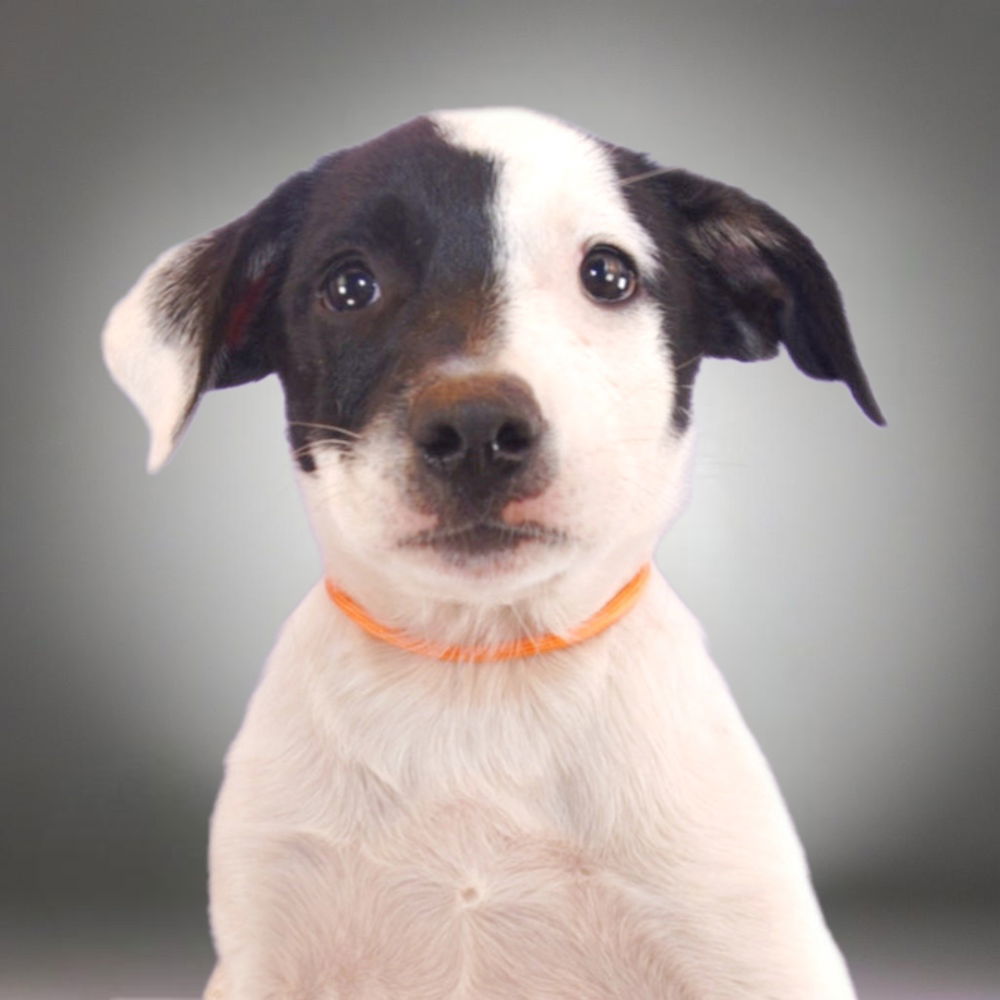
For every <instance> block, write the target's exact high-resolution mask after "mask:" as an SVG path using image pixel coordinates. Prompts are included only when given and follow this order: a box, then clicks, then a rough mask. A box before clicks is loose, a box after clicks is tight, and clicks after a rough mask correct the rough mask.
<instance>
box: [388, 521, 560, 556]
mask: <svg viewBox="0 0 1000 1000" xmlns="http://www.w3.org/2000/svg"><path fill="white" fill-rule="evenodd" d="M567 540H568V538H567V535H566V533H565V532H563V531H559V530H557V529H556V528H550V527H547V526H546V525H544V524H540V523H539V522H537V521H522V522H521V523H519V524H507V523H506V522H505V521H497V520H484V521H470V522H469V523H467V524H462V525H458V526H457V527H456V526H446V527H439V528H431V529H429V530H427V531H419V532H417V533H416V534H414V535H409V536H407V537H406V538H404V539H403V540H402V541H401V542H400V543H399V544H400V547H402V548H426V549H435V550H438V551H442V552H447V553H450V554H456V555H488V554H491V553H496V552H509V551H511V550H512V549H516V548H518V547H519V546H521V545H524V544H526V543H529V542H535V543H538V544H541V545H561V544H563V543H564V542H566V541H567Z"/></svg>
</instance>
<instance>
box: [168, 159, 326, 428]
mask: <svg viewBox="0 0 1000 1000" xmlns="http://www.w3.org/2000/svg"><path fill="white" fill-rule="evenodd" d="M311 183H312V182H311V175H310V174H308V173H301V174H296V175H295V176H294V177H291V178H290V179H289V180H287V181H286V182H285V183H284V184H282V185H281V186H280V187H278V188H277V189H276V190H275V191H274V192H273V193H272V194H271V195H270V197H268V198H267V199H266V200H265V201H263V202H262V203H261V204H260V205H258V206H257V207H256V208H255V209H253V210H252V211H251V212H248V213H247V214H246V215H244V216H241V217H240V218H239V219H236V220H235V221H234V222H231V223H229V224H228V225H226V226H223V227H221V228H220V229H217V230H215V231H214V232H211V233H209V234H208V235H207V236H204V237H201V238H200V239H197V240H193V241H192V242H191V244H190V246H189V248H188V252H187V253H185V254H184V255H183V256H182V257H180V258H179V259H178V260H177V261H176V262H174V263H172V264H171V266H170V267H169V269H167V270H165V271H164V273H163V274H162V275H161V276H160V278H159V280H158V283H157V286H156V288H155V289H154V293H153V295H154V299H155V303H156V308H157V311H158V313H159V315H160V317H161V324H160V330H161V332H162V335H163V336H164V337H165V338H167V339H168V340H169V339H173V338H176V339H179V340H182V341H184V342H185V343H186V344H187V345H189V346H192V347H194V348H195V349H196V350H197V353H198V358H199V362H198V382H197V391H196V393H195V395H194V398H193V399H192V400H191V408H192V409H193V408H194V406H195V404H196V403H197V400H198V397H199V396H200V395H201V393H202V392H204V391H205V390H207V389H221V388H226V387H228V386H233V385H240V384H242V383H244V382H252V381H255V380H257V379H261V378H263V377H264V376H265V375H268V374H270V373H271V372H272V371H274V369H275V363H274V356H273V355H274V341H275V332H276V329H277V326H278V323H279V322H280V320H279V317H278V315H277V308H276V298H277V293H278V290H279V289H280V288H281V285H282V282H283V280H284V276H285V273H286V272H287V269H288V261H289V255H290V249H291V245H292V243H293V241H294V238H295V234H296V233H297V231H298V229H299V228H300V226H301V221H302V217H303V214H304V212H305V209H306V202H307V200H308V197H309V193H310V189H311Z"/></svg>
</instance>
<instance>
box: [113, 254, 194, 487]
mask: <svg viewBox="0 0 1000 1000" xmlns="http://www.w3.org/2000/svg"><path fill="white" fill-rule="evenodd" d="M188 246H189V244H186V243H185V244H182V245H181V246H177V247H173V248H171V249H170V250H167V251H166V252H165V253H162V254H161V255H160V256H159V257H158V258H157V259H156V260H155V261H154V262H153V263H152V264H151V265H150V266H149V267H148V268H146V270H145V271H143V273H142V275H141V276H140V277H139V280H138V281H137V282H136V283H135V285H134V286H133V287H132V289H131V290H130V291H129V292H128V294H127V295H126V296H125V297H124V298H123V299H122V300H121V301H120V302H118V304H117V305H116V306H115V307H114V309H112V310H111V314H110V315H109V316H108V320H107V323H105V325H104V332H103V333H102V335H101V341H102V345H103V348H104V361H105V364H107V366H108V369H109V371H110V372H111V375H112V376H113V378H114V380H115V382H116V383H117V384H118V386H119V388H120V389H121V390H122V391H123V392H124V393H125V395H126V396H128V398H129V399H131V400H132V402H133V404H135V407H136V409H137V410H138V411H139V412H140V413H141V414H142V417H143V419H144V420H145V421H146V426H147V427H148V428H149V454H148V457H147V460H146V469H147V470H148V471H149V472H158V471H159V470H160V469H161V468H163V465H164V464H165V463H166V461H167V459H168V458H170V455H171V454H172V453H173V450H174V446H175V445H176V443H177V440H178V438H179V437H180V435H181V432H182V431H183V430H184V425H185V422H186V418H187V416H188V413H189V407H190V405H191V403H192V400H193V399H194V394H195V389H196V386H197V383H198V357H197V352H196V351H194V350H192V349H190V348H187V347H185V346H184V345H183V344H179V343H177V342H176V340H171V339H168V338H166V337H164V336H163V334H164V332H165V331H163V330H161V329H160V325H159V323H158V322H157V320H156V314H155V310H154V308H153V303H152V302H151V301H150V297H151V291H152V286H153V285H154V284H155V282H156V279H157V278H158V277H159V276H160V275H161V274H162V273H163V271H164V270H165V269H167V268H169V267H170V266H171V265H173V264H174V263H176V261H177V260H178V259H180V258H181V257H182V256H183V255H184V254H185V253H186V252H187V249H188Z"/></svg>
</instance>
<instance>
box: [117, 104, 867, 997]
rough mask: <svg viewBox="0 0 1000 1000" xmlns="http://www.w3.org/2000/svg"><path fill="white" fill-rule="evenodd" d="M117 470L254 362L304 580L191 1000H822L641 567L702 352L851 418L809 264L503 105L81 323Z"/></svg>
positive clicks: (833, 303)
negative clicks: (750, 366) (281, 402)
mask: <svg viewBox="0 0 1000 1000" xmlns="http://www.w3.org/2000/svg"><path fill="white" fill-rule="evenodd" d="M103 344H104V352H105V357H106V361H107V364H108V366H109V368H110V371H111V373H112V375H113V377H114V379H115V380H116V381H117V382H118V384H119V385H120V386H121V387H122V388H123V389H124V391H125V392H126V393H127V395H128V396H129V397H130V398H131V399H132V401H133V402H134V403H135V404H136V406H137V407H138V409H139V410H140V412H141V413H142V415H143V416H144V418H145V420H146V422H147V424H148V427H149V431H150V440H151V443H150V450H149V468H150V470H156V469H159V468H160V467H161V466H162V464H163V463H164V461H165V460H166V459H167V458H168V456H169V455H170V453H171V451H172V450H173V448H174V446H175V444H176V442H177V440H178V438H179V436H180V435H181V432H182V431H183V430H184V429H185V427H186V425H187V424H188V421H189V420H190V418H191V415H192V412H193V411H194V409H195V407H196V405H197V403H198V400H199V398H200V396H201V395H202V393H204V392H205V391H206V390H209V389H217V388H224V387H227V386H234V385H237V384H240V383H244V382H248V381H251V380H255V379H260V378H262V377H264V376H266V375H268V374H271V373H276V374H277V376H278V378H279V379H280V381H281V383H282V386H283V389H284V395H285V400H286V413H287V423H288V437H289V441H290V447H291V455H292V457H293V463H294V466H295V470H296V475H297V478H298V480H299V483H300V485H301V490H302V493H303V496H304V499H305V505H306V508H307V511H308V515H309V518H310V521H311V525H312V528H313V530H314V532H315V535H316V538H317V540H318V542H319V546H320V549H321V552H322V556H323V561H324V568H325V574H326V578H325V580H323V581H321V582H320V583H318V584H317V585H316V586H315V587H314V588H313V589H312V590H311V592H310V593H309V594H308V595H307V596H306V598H305V599H304V601H303V602H302V604H301V605H300V606H299V607H298V608H297V610H296V611H295V612H294V613H293V614H292V616H291V618H290V619H289V620H288V622H287V623H286V624H285V626H284V628H283V631H282V632H281V634H280V637H279V639H278V642H277V645H276V647H275V649H274V651H273V653H272V654H271V656H270V659H269V661H268V664H267V667H266V670H265V673H264V676H263V678H262V680H261V682H260V684H259V686H258V688H257V690H256V691H255V693H254V694H253V697H252V700H251V702H250V705H249V709H248V711H247V715H246V717H245V720H244V722H243V724H242V727H241V729H240V731H239V734H238V735H237V737H236V739H235V742H234V743H233V745H232V748H231V750H230V752H229V754H228V756H227V762H226V773H225V778H224V782H223V785H222V789H221V792H220V794H219V798H218V801H217V804H216V807H215V810H214V813H213V817H212V825H211V847H210V864H209V867H210V898H211V905H210V910H211V924H212V932H213V938H214V942H215V946H216V952H217V956H218V962H217V964H216V967H215V971H214V972H213V975H212V978H211V980H210V982H209V985H208V986H207V987H206V993H205V996H206V997H211V998H213V1000H265V998H268V1000H307V998H308V1000H334V998H337V1000H340V998H372V1000H375V998H393V1000H406V998H413V1000H416V998H420V1000H437V998H446V997H447V998H469V1000H472V998H475V1000H511V998H533V1000H534V998H567V1000H568V998H572V1000H607V998H619V1000H623V998H628V1000H635V998H649V1000H654V998H656V1000H660V998H662V1000H695V998H698V1000H702V998H712V1000H722V998H726V1000H737V998H754V1000H765V998H767V1000H846V998H849V997H853V996H854V995H855V994H854V991H853V988H852V985H851V982H850V978H849V974H848V972H847V970H846V966H845V963H844V960H843V958H842V957H841V955H840V953H839V951H838V949H837V947H836V945H835V943H834V942H833V940H832V938H831V935H830V933H829V931H828V929H827V927H826V925H825V923H824V919H823V917H822V915H821V912H820V909H819V906H818V904H817V901H816V898H815V896H814V893H813V889H812V887H811V883H810V878H809V874H808V870H807V866H806V863H805V860H804V858H803V853H802V849H801V847H800V844H799V841H798V839H797V836H796V834H795V832H794V829H793V826H792V823H791V821H790V819H789V816H788V814H787V811H786V808H785V806H784V805H783V802H782V799H781V797H780V793H779V792H778V790H777V788H776V785H775V782H774V779H773V777H772V775H771V773H770V771H769V769H768V766H767V764H766V763H765V761H764V759H763V757H762V755H761V753H760V751H759V749H758V747H757V745H756V744H755V742H754V740H753V738H752V736H751V735H750V734H749V732H748V730H747V728H746V726H745V724H744V722H743V721H742V719H741V717H740V715H739V713H738V710H737V708H736V707H735V706H734V704H733V701H732V700H731V697H730V694H729V693H728V690H727V687H726V685H725V683H724V681H723V680H722V679H721V677H720V674H719V672H718V670H717V669H716V667H715V666H714V665H713V663H712V661H711V660H710V658H709V656H708V654H707V652H706V649H705V644H704V641H703V637H702V633H701V630H700V627H699V625H698V623H697V622H696V620H695V619H694V617H693V616H692V615H691V613H690V612H689V611H688V610H687V609H686V608H685V607H684V605H683V604H682V603H681V602H680V601H679V599H678V598H677V597H676V596H675V595H674V594H673V592H672V591H671V590H670V589H669V587H668V585H667V584H666V582H665V581H664V580H663V578H662V577H661V576H660V575H659V574H658V573H657V572H656V571H655V570H652V571H651V570H650V568H649V563H650V558H651V553H652V551H653V548H654V545H655V543H656V540H657V538H658V537H659V535H660V534H661V532H662V531H663V530H664V528H665V526H666V525H667V524H668V523H669V522H670V520H671V519H672V518H673V516H674V515H675V514H676V512H677V510H678V508H679V507H680V505H681V504H682V502H683V500H684V498H685V495H686V492H687V482H688V476H689V467H690V458H691V442H692V432H691V400H692V384H693V381H694V378H695V374H696V372H697V370H698V367H699V364H700V362H701V360H702V359H704V358H732V359H736V360H740V361H752V360H756V359H761V358H768V357H771V356H773V355H775V354H776V353H777V352H778V350H779V348H780V347H781V346H783V347H784V348H785V350H786V351H787V353H788V355H789V356H790V357H791V360H792V361H793V362H794V363H795V365H797V366H798V368H799V369H801V370H802V371H803V372H804V373H805V374H807V375H809V376H812V377H814V378H818V379H827V380H838V381H841V382H843V383H844V384H845V385H846V386H847V388H848V389H849V390H850V392H851V393H852V395H853V397H854V399H855V400H856V401H857V403H858V404H859V405H860V407H861V409H862V411H863V412H864V413H865V414H866V415H867V416H868V417H870V418H871V419H872V420H873V421H874V422H875V423H878V424H881V423H883V418H882V415H881V412H880V410H879V407H878V404H877V403H876V401H875V398H874V396H873V395H872V391H871V389H870V387H869V383H868V380H867V378H866V376H865V373H864V372H863V370H862V367H861V364H860V362H859V360H858V356H857V353H856V350H855V347H854V345H853V342H852V339H851V336H850V333H849V331H848V327H847V324H846V320H845V317H844V311H843V308H842V304H841V299H840V296H839V293H838V290H837V287H836V285H835V283H834V280H833V278H832V277H831V275H830V273H829V271H828V269H827V267H826V265H825V263H824V261H823V260H822V258H821V257H820V256H819V254H818V253H817V251H816V250H815V249H814V247H813V246H812V244H811V243H810V242H809V240H808V239H807V238H806V237H805V236H804V235H803V234H802V233H801V232H799V231H798V230H797V229H796V228H795V227H794V226H793V225H792V224H791V223H789V222H788V221H787V220H786V219H785V218H783V217H782V216H781V215H779V214H778V213H777V212H776V211H774V210H773V209H771V208H770V207H768V206H767V205H765V204H763V203H761V202H759V201H756V200H754V199H752V198H750V197H749V196H747V195H746V194H744V193H743V192H742V191H740V190H737V189H735V188H732V187H728V186H726V185H723V184H721V183H718V182H715V181H712V180H707V179H704V178H702V177H698V176H695V175H693V174H691V173H688V172H685V171H683V170H680V169H672V168H670V169H668V168H664V167H661V166H658V165H657V164H656V163H654V162H653V161H651V160H650V159H648V158H647V157H646V156H645V155H642V154H638V153H635V152H631V151H629V150H627V149H625V148H622V147H619V146H615V145H613V144H611V143H608V142H604V141H602V140H599V139H597V138H594V137H593V136H591V135H589V134H587V133H585V132H583V131H581V130H578V129H577V128H575V127H572V126H570V125H568V124H565V123H563V122H561V121H559V120H557V119H554V118H551V117H548V116H545V115H542V114H539V113H535V112H530V111H525V110H520V109H503V108H500V109H481V110H470V111H450V112H440V113H435V114H431V115H427V116H423V117H420V118H417V119H415V120H413V121H411V122H409V123H408V124H405V125H402V126H400V127H398V128H396V129H393V130H392V131H390V132H388V133H386V134H384V135H382V136H381V137H379V138H377V139H375V140H373V141H371V142H368V143H366V144H364V145H360V146H357V147H355V148H351V149H347V150H343V151H340V152H337V153H334V154H332V155H330V156H328V157H326V158H324V159H321V160H320V161H318V162H317V163H316V164H315V166H313V167H312V169H310V170H306V171H304V172H302V173H298V174H296V175H294V176H293V177H291V178H289V179H288V180H286V181H285V182H284V183H282V184H281V185H280V186H279V187H278V188H277V189H276V190H275V191H274V192H273V193H272V194H271V195H270V196H269V197H267V198H266V199H265V200H264V201H263V202H261V203H260V204H259V205H258V206H257V207H256V208H254V209H253V210H252V211H250V212H249V213H248V214H246V215H244V216H242V217H241V218H239V219H237V220H236V221H234V222H231V223H230V224H228V225H225V226H222V227H221V228H219V229H216V230H215V231H213V232H211V233H209V234H208V235H206V236H202V237H200V238H196V239H194V240H191V241H190V242H188V243H185V244H183V245H181V246H179V247H176V248H174V249H172V250H169V251H168V252H167V253H165V254H164V255H162V256H161V257H160V258H159V259H158V260H156V262H155V263H154V264H153V265H152V266H151V267H150V268H148V269H147V270H146V271H145V272H144V273H143V274H142V275H141V277H140V278H139V280H138V282H137V284H136V285H135V286H134V287H133V288H132V290H131V291H130V292H129V293H128V294H127V295H126V296H125V298H124V299H122V300H121V302H119V303H118V305H117V306H115V308H114V309H113V311H112V312H111V315H110V317H109V319H108V323H107V326H106V328H105V331H104V334H103Z"/></svg>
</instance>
